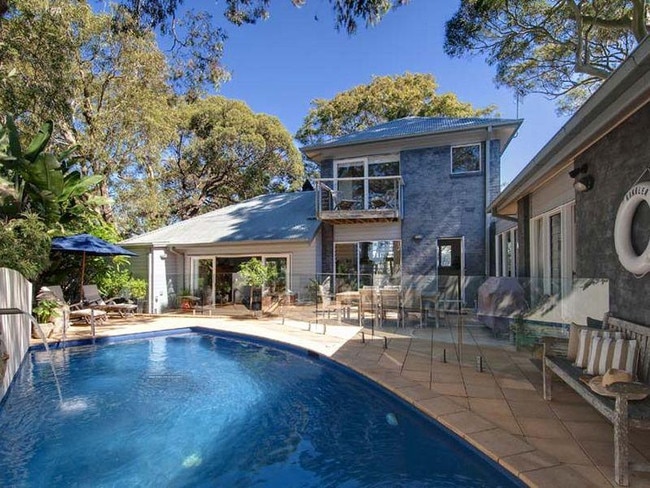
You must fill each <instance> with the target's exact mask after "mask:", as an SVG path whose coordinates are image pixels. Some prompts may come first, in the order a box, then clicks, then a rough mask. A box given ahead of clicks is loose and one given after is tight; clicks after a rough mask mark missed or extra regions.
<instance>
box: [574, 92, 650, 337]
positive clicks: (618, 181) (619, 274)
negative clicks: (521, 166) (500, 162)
mask: <svg viewBox="0 0 650 488" xmlns="http://www.w3.org/2000/svg"><path fill="white" fill-rule="evenodd" d="M649 134H650V103H646V105H645V106H644V107H642V108H641V109H640V110H638V111H637V112H636V113H635V114H634V115H632V116H631V117H630V118H628V119H627V120H626V121H625V122H624V123H622V124H621V125H619V126H618V127H617V128H616V129H614V130H613V131H612V132H610V133H609V134H608V135H607V136H606V137H604V138H603V139H601V140H600V141H598V142H597V143H596V144H594V145H593V146H592V147H591V148H589V149H588V150H587V151H585V152H584V153H583V154H582V155H580V156H579V157H578V158H577V159H576V161H575V167H580V166H582V165H583V164H587V165H588V171H587V174H590V175H592V176H593V177H594V182H595V183H594V187H593V188H592V189H591V191H588V192H585V193H576V256H577V263H576V264H577V266H576V272H577V275H578V276H579V277H580V278H607V279H609V282H610V284H609V301H610V303H609V307H610V311H611V313H612V314H613V315H615V316H616V317H620V318H622V319H626V320H630V321H632V322H638V323H641V324H645V325H650V300H648V297H649V296H650V274H648V275H646V276H644V277H642V278H637V277H635V276H634V275H633V274H632V273H630V272H629V271H627V270H626V269H625V268H623V266H622V265H621V263H620V262H619V260H618V256H617V255H616V249H615V248H614V223H615V221H616V212H617V211H618V207H619V205H620V203H621V201H622V200H623V197H624V195H625V193H626V192H627V191H628V190H629V189H630V188H631V187H632V186H633V185H634V183H635V182H636V181H637V179H638V178H639V177H640V176H641V174H642V173H643V172H644V170H646V169H647V168H648V167H650V137H649ZM567 177H568V176H567ZM649 180H650V174H645V175H644V177H643V178H642V181H649ZM632 234H633V243H634V247H635V248H636V250H637V253H641V252H643V250H644V249H645V248H646V246H647V245H648V239H649V237H650V208H649V207H648V206H647V205H646V204H642V205H640V206H639V208H638V210H637V213H636V216H635V219H634V225H633V229H632Z"/></svg>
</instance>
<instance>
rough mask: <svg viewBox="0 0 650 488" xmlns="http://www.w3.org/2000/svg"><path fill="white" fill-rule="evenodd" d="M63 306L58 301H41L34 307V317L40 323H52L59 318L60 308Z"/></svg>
mask: <svg viewBox="0 0 650 488" xmlns="http://www.w3.org/2000/svg"><path fill="white" fill-rule="evenodd" d="M60 306H61V304H60V303H59V302H57V301H56V300H41V301H40V302H38V305H36V306H35V307H34V310H33V312H34V316H35V317H36V320H38V322H39V323H46V322H51V321H52V320H53V319H54V318H55V317H58V316H59V307H60Z"/></svg>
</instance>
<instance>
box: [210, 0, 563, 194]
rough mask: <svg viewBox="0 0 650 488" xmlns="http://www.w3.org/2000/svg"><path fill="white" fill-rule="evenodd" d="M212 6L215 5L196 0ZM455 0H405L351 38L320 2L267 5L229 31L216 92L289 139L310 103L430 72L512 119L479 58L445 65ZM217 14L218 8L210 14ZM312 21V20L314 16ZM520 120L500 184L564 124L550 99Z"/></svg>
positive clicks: (525, 108)
mask: <svg viewBox="0 0 650 488" xmlns="http://www.w3.org/2000/svg"><path fill="white" fill-rule="evenodd" d="M202 3H204V4H205V6H206V7H207V8H209V9H213V8H214V7H213V6H214V3H212V2H210V3H209V4H208V2H202ZM457 4H458V0H411V3H410V4H408V5H406V6H404V7H400V8H398V9H396V10H395V11H392V12H390V13H389V14H388V15H386V17H384V19H383V20H382V21H381V22H380V23H379V24H378V25H377V26H375V27H372V28H368V29H366V28H365V27H361V28H360V29H359V30H358V32H357V34H355V35H353V36H348V35H347V34H346V33H344V32H337V31H336V30H335V28H334V20H333V12H332V9H331V6H330V5H329V4H328V2H325V1H324V0H307V5H306V6H304V7H302V8H300V9H297V8H295V7H293V6H292V5H291V2H290V1H289V0H272V2H271V17H270V18H269V19H268V20H267V21H264V22H260V23H258V24H255V25H248V26H243V27H236V26H232V25H228V24H227V23H226V22H225V20H222V18H221V17H220V15H221V13H220V12H221V10H220V9H221V8H222V5H221V4H220V3H217V7H216V8H217V12H219V13H218V14H217V15H216V17H217V18H218V19H219V22H220V23H222V24H223V25H224V26H225V28H226V29H227V31H228V34H229V39H228V40H227V41H226V46H225V56H224V64H225V66H226V68H228V69H229V70H230V71H231V73H232V80H231V81H229V82H227V83H225V84H224V85H223V86H222V88H221V90H220V94H222V95H224V96H226V97H229V98H235V99H239V100H243V101H245V102H246V103H247V104H248V105H249V106H250V107H251V108H252V109H253V110H254V111H256V112H264V113H267V114H271V115H275V116H277V117H278V118H279V119H280V120H281V121H282V123H283V124H284V125H285V127H286V128H287V129H288V130H289V131H290V132H291V133H292V134H294V133H295V132H296V130H297V129H298V127H300V125H301V124H302V121H303V118H304V116H305V115H306V114H307V112H308V110H309V107H310V102H311V100H312V99H315V98H331V97H333V96H334V95H336V94H337V93H339V92H341V91H344V90H348V89H350V88H352V87H354V86H357V85H361V84H366V83H368V82H370V80H371V78H372V76H373V75H377V76H383V75H396V74H402V73H404V72H407V71H409V72H412V73H430V74H432V75H434V77H435V78H436V80H437V81H438V84H439V89H438V90H439V93H446V92H454V93H456V94H457V95H458V97H459V99H460V100H462V101H465V102H470V103H472V104H473V105H474V106H476V107H484V106H487V105H490V104H495V105H496V106H497V107H498V111H499V113H500V116H501V117H504V118H515V117H516V116H517V108H516V104H515V101H514V97H513V95H512V93H511V92H510V91H509V90H506V89H505V88H501V89H497V88H496V87H495V84H494V81H493V79H494V74H495V70H494V68H493V67H490V66H488V65H487V64H486V63H485V62H484V60H483V59H482V58H479V57H475V58H472V59H450V58H448V57H447V56H446V55H445V54H444V53H443V51H442V45H443V37H444V23H445V21H446V20H447V19H449V18H450V17H451V15H452V14H453V12H454V11H455V10H456V7H457ZM213 11H214V10H213ZM315 16H317V17H318V20H315V18H314V17H315ZM519 117H521V118H523V119H524V123H523V125H522V127H521V129H520V130H519V133H518V135H517V137H516V138H515V139H513V140H512V142H511V143H510V146H509V147H508V148H507V150H506V152H505V153H504V156H503V159H502V173H501V180H502V182H509V181H511V180H512V179H513V178H514V177H515V176H516V175H517V173H518V172H519V171H520V170H521V169H522V168H523V167H524V166H525V165H526V164H527V163H528V162H529V161H530V159H531V158H532V157H534V156H535V154H536V153H537V152H538V151H539V149H540V148H541V147H542V146H543V145H544V144H545V143H546V142H547V141H548V140H549V139H550V138H551V137H552V136H553V135H554V134H555V132H556V131H557V130H558V129H559V128H560V127H561V125H562V124H563V123H564V122H565V121H566V118H565V117H559V116H557V115H556V113H555V106H554V103H553V102H552V101H550V100H547V99H545V98H544V97H542V96H530V97H528V98H526V99H525V100H524V101H523V103H520V105H519Z"/></svg>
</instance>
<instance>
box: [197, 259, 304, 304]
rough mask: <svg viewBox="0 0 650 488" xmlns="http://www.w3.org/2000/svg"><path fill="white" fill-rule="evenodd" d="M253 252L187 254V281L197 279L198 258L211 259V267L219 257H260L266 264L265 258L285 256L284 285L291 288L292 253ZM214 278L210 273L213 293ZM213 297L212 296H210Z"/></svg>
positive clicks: (214, 275) (213, 274)
mask: <svg viewBox="0 0 650 488" xmlns="http://www.w3.org/2000/svg"><path fill="white" fill-rule="evenodd" d="M252 254H253V253H240V254H223V253H218V254H205V255H203V254H202V255H196V256H188V259H189V279H188V283H190V284H191V287H193V286H194V282H195V280H196V279H197V276H196V266H197V265H196V263H197V262H198V261H199V260H202V259H211V260H212V269H214V268H215V265H216V260H217V259H219V258H224V259H228V258H246V257H247V258H251V259H252V258H257V257H260V258H261V260H262V264H266V259H267V258H286V260H287V276H286V287H287V289H289V290H290V289H291V287H292V284H291V280H292V271H291V266H292V265H291V257H292V253H269V254H263V253H258V254H257V255H256V256H253V255H252ZM216 280H217V274H216V273H214V272H213V273H212V285H211V287H212V293H213V295H214V294H215V293H216V290H215V285H216ZM212 298H213V299H214V296H213V297H212Z"/></svg>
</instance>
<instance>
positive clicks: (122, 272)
mask: <svg viewBox="0 0 650 488" xmlns="http://www.w3.org/2000/svg"><path fill="white" fill-rule="evenodd" d="M118 258H121V259H118ZM127 266H128V258H125V257H124V256H116V257H115V258H113V260H112V262H109V263H108V265H107V266H106V267H105V268H104V269H103V270H101V272H100V273H98V274H97V278H96V279H95V282H96V283H97V287H98V288H99V290H100V291H101V293H102V295H103V296H105V297H108V298H113V297H124V298H133V299H143V298H145V297H146V296H147V282H146V281H145V280H143V279H139V278H134V277H133V276H132V275H131V272H130V271H129V270H128V269H127Z"/></svg>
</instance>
